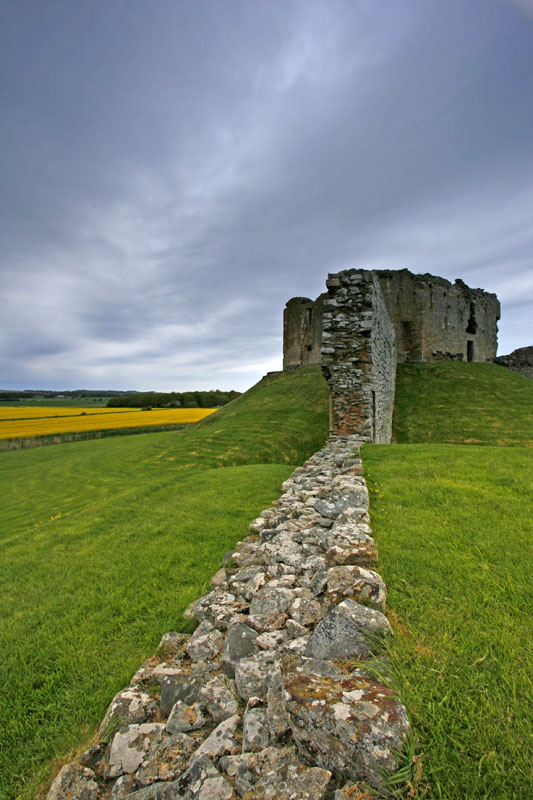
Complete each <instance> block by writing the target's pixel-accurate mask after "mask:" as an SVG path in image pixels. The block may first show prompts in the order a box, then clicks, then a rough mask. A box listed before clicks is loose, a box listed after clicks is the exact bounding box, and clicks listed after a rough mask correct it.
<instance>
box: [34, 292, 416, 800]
mask: <svg viewBox="0 0 533 800" xmlns="http://www.w3.org/2000/svg"><path fill="white" fill-rule="evenodd" d="M366 288H369V287H366ZM370 288H371V287H370ZM359 446H360V438H359V437H355V436H351V437H350V436H345V437H342V436H332V437H330V439H329V440H328V442H327V444H326V446H325V447H324V448H323V449H322V450H321V451H319V452H318V453H316V454H315V455H314V456H312V457H311V458H310V459H309V460H308V461H306V463H305V464H304V465H303V466H302V467H299V468H298V469H296V470H295V471H294V472H293V474H292V475H291V477H290V478H289V479H288V480H286V481H285V483H284V484H283V485H282V492H283V494H282V495H281V497H280V498H279V500H277V501H276V502H275V503H273V505H272V506H271V507H270V508H268V509H265V510H264V511H262V512H261V514H260V516H259V517H258V518H257V519H256V520H254V521H253V522H252V523H251V525H250V533H249V535H248V537H247V538H246V539H244V540H243V541H242V542H239V543H238V544H237V547H236V548H235V550H234V551H233V552H232V553H231V554H230V555H231V557H228V558H226V559H225V565H224V567H223V568H222V570H219V571H218V572H217V573H216V575H215V576H214V579H213V582H212V583H213V589H212V591H210V592H209V593H208V594H207V595H205V596H204V597H202V598H201V599H200V600H199V601H196V602H195V603H194V604H193V608H192V609H191V610H190V612H189V614H188V616H190V614H191V613H194V614H195V615H196V617H197V619H198V622H199V625H198V627H197V629H196V631H195V632H194V633H193V634H192V635H191V634H180V633H175V632H170V633H167V634H165V636H163V639H162V640H161V643H160V645H159V647H158V649H157V651H156V653H155V655H154V656H152V658H150V659H149V660H148V661H146V662H145V663H144V664H143V665H142V666H141V667H140V668H139V669H138V670H137V672H136V673H135V675H134V676H133V678H132V681H131V684H130V686H128V687H127V688H126V689H124V690H123V691H121V692H119V693H118V694H117V696H116V697H115V698H114V699H113V701H112V702H111V704H110V706H109V709H108V711H107V713H106V715H105V718H104V720H103V722H102V725H101V726H100V728H99V731H98V735H97V736H98V738H97V741H96V743H95V744H93V745H92V746H91V747H90V748H89V749H88V750H86V751H85V752H84V753H83V754H82V756H81V757H80V759H79V761H78V762H72V763H71V764H68V765H66V766H64V767H63V768H62V770H61V771H60V772H59V774H58V775H57V777H56V779H55V780H54V782H53V784H52V786H51V788H50V791H49V793H48V798H47V800H104V799H105V800H107V799H108V798H111V800H121V799H122V798H128V800H179V798H184V800H193V799H194V800H239V798H240V799H241V800H260V798H263V800H267V799H268V798H270V799H271V800H331V799H332V798H333V797H337V796H339V797H341V796H342V797H352V796H354V797H355V796H357V797H359V796H361V797H362V796H368V794H367V790H368V788H369V787H371V788H373V789H375V790H377V791H378V792H381V793H387V791H388V790H387V785H386V776H387V775H391V774H392V773H394V772H395V771H396V770H397V769H398V767H399V758H400V756H399V754H400V753H401V752H402V749H403V748H404V747H405V744H406V738H407V736H408V733H409V722H408V719H407V714H406V710H405V708H404V706H403V705H402V703H401V701H400V699H399V698H398V696H397V695H396V694H395V692H394V691H393V690H391V688H390V686H389V683H390V681H389V680H388V679H387V668H386V664H387V657H386V648H387V647H388V645H387V644H386V642H387V640H388V639H389V638H390V637H391V628H390V625H389V623H388V621H387V618H386V616H385V614H384V610H385V602H386V587H385V584H384V583H383V581H382V579H381V578H380V576H379V575H378V573H377V572H376V571H375V567H376V562H377V551H376V548H375V542H374V539H373V537H372V531H371V529H370V526H369V521H370V520H369V515H368V506H369V498H368V491H367V487H366V483H365V480H364V478H363V477H362V472H363V470H362V464H361V458H360V453H359ZM379 676H382V677H381V679H380V677H379Z"/></svg>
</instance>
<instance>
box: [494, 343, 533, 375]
mask: <svg viewBox="0 0 533 800" xmlns="http://www.w3.org/2000/svg"><path fill="white" fill-rule="evenodd" d="M494 361H495V362H496V364H499V365H500V366H501V367H507V369H512V370H513V372H518V373H519V374H520V375H523V376H524V377H525V378H533V347H519V348H518V350H513V352H512V353H509V355H508V356H498V357H497V358H495V359H494Z"/></svg>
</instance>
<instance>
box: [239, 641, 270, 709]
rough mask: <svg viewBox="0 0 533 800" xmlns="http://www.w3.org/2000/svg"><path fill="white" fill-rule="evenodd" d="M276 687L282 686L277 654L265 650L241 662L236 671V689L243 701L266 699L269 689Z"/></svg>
mask: <svg viewBox="0 0 533 800" xmlns="http://www.w3.org/2000/svg"><path fill="white" fill-rule="evenodd" d="M276 686H278V687H279V686H281V663H280V657H279V655H278V654H277V653H275V652H273V651H270V652H269V651H268V650H265V651H264V652H263V653H258V654H257V655H256V656H254V658H246V659H243V660H242V661H240V662H239V664H238V666H237V669H236V670H235V688H236V689H237V694H238V695H239V697H241V698H242V699H243V700H246V701H247V700H249V698H250V697H261V698H266V695H267V691H268V689H269V688H271V687H274V688H275V687H276Z"/></svg>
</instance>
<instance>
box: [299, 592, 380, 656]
mask: <svg viewBox="0 0 533 800" xmlns="http://www.w3.org/2000/svg"><path fill="white" fill-rule="evenodd" d="M390 633H391V627H390V624H389V622H388V620H387V618H386V617H385V616H384V615H383V614H382V613H381V612H380V611H374V609H371V608H367V607H366V606H362V605H361V604H360V603H356V602H355V601H354V600H344V601H343V602H342V603H339V605H338V606H336V607H335V608H334V609H332V611H330V612H329V613H328V614H327V615H326V616H325V617H324V619H323V620H321V621H320V622H319V623H318V625H317V626H316V628H315V629H314V630H313V632H312V633H311V636H310V637H309V641H308V643H307V649H306V656H308V657H309V658H318V659H329V660H335V659H340V658H355V659H364V658H368V656H369V655H370V654H371V653H372V650H373V642H372V638H375V637H377V636H382V635H386V634H390Z"/></svg>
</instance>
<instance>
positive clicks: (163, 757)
mask: <svg viewBox="0 0 533 800" xmlns="http://www.w3.org/2000/svg"><path fill="white" fill-rule="evenodd" d="M197 745H198V742H197V740H196V739H193V738H192V737H191V736H186V735H185V734H184V733H178V734H176V735H175V736H170V737H169V738H168V739H165V740H164V741H163V742H161V744H159V745H157V747H156V748H155V749H154V750H153V751H152V753H151V755H150V756H149V758H148V760H147V761H146V762H145V764H144V765H143V766H142V767H141V768H140V769H138V770H137V772H136V774H135V777H136V779H137V781H138V782H139V783H140V784H141V785H142V786H147V785H149V784H151V783H156V782H157V781H173V780H175V779H176V778H177V777H178V776H179V775H181V773H182V772H183V771H184V770H185V768H186V766H187V763H188V761H189V759H190V758H191V756H192V755H193V753H194V751H195V749H196V747H197Z"/></svg>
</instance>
